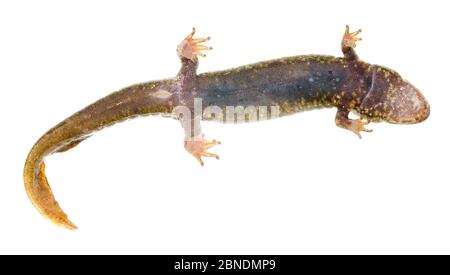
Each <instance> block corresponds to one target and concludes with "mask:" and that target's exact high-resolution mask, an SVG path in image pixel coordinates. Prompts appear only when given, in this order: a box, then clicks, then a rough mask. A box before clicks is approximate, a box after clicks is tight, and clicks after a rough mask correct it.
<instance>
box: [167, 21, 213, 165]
mask: <svg viewBox="0 0 450 275" xmlns="http://www.w3.org/2000/svg"><path fill="white" fill-rule="evenodd" d="M194 34H195V28H193V29H192V32H191V33H190V34H189V35H188V36H186V38H185V39H183V41H181V43H180V44H179V45H178V47H177V53H178V56H179V58H180V60H181V69H180V71H179V73H178V75H177V77H176V84H175V86H176V93H177V95H178V101H179V104H180V105H179V106H178V107H177V108H176V112H177V115H178V119H179V121H180V122H181V126H182V127H183V129H184V133H185V138H184V148H185V149H186V150H187V151H188V152H189V153H190V154H191V155H193V156H194V157H195V158H196V159H197V160H198V161H199V162H200V164H201V165H202V166H203V160H202V157H214V158H216V159H219V156H218V155H216V154H213V153H210V152H208V151H207V150H208V149H209V148H211V147H213V146H215V145H217V144H220V142H219V141H216V140H212V141H209V140H206V139H205V138H204V136H205V135H204V134H203V133H202V130H201V126H200V121H201V119H202V112H203V110H202V105H201V99H199V98H196V97H195V96H196V94H197V67H198V56H203V57H204V56H206V55H205V54H203V53H202V52H201V51H203V50H211V49H212V48H211V47H207V46H204V45H202V44H201V43H203V42H205V41H208V40H209V39H210V38H209V37H207V38H194Z"/></svg>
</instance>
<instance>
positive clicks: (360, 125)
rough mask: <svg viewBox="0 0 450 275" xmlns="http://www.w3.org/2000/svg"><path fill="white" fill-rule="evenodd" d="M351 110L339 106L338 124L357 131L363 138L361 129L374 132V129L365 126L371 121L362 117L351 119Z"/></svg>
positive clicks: (354, 131)
mask: <svg viewBox="0 0 450 275" xmlns="http://www.w3.org/2000/svg"><path fill="white" fill-rule="evenodd" d="M348 114H349V110H348V109H346V108H338V111H337V113H336V119H335V121H336V125H337V126H339V127H341V128H344V129H347V130H350V131H352V132H353V133H355V134H356V135H357V136H358V137H359V138H361V134H360V132H361V131H364V132H372V130H370V129H367V128H365V127H364V126H366V125H367V124H369V122H366V121H363V120H361V119H349V118H348Z"/></svg>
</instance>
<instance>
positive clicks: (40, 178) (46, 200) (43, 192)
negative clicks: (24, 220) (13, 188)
mask: <svg viewBox="0 0 450 275" xmlns="http://www.w3.org/2000/svg"><path fill="white" fill-rule="evenodd" d="M32 155H33V154H30V156H28V159H27V162H26V163H25V169H24V182H25V190H26V192H27V194H28V197H29V198H30V200H31V202H32V203H33V205H34V207H36V209H37V210H38V211H39V212H40V213H41V214H42V215H43V216H44V217H46V218H48V219H49V220H50V221H52V222H53V223H55V224H56V225H59V226H62V227H65V228H67V229H70V230H76V229H77V227H76V225H75V224H73V223H72V222H71V221H70V220H69V219H68V218H67V215H66V213H64V211H63V210H62V209H61V207H59V204H58V202H56V200H55V197H54V196H53V192H52V189H51V188H50V185H49V184H48V181H47V177H46V176H45V164H44V162H43V161H42V160H39V161H34V160H33V158H32Z"/></svg>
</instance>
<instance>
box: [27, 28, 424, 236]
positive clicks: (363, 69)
mask: <svg viewBox="0 0 450 275" xmlns="http://www.w3.org/2000/svg"><path fill="white" fill-rule="evenodd" d="M360 32H361V31H360V30H358V31H356V32H350V30H349V27H348V26H346V29H345V32H344V35H343V37H342V41H341V49H342V52H343V54H344V57H332V56H322V55H307V56H294V57H287V58H281V59H274V60H270V61H265V62H260V63H256V64H251V65H247V66H242V67H238V68H234V69H230V70H225V71H218V72H211V73H204V74H197V67H198V62H199V61H198V59H199V57H204V56H205V54H204V51H205V50H211V47H208V46H205V45H203V44H202V43H205V42H207V41H208V40H209V37H208V38H194V34H195V29H193V31H192V32H191V33H190V34H189V35H188V36H187V37H186V38H185V39H183V41H182V42H181V43H180V45H179V46H178V48H177V53H178V56H179V58H180V60H181V69H180V71H179V72H178V74H177V75H176V76H175V77H174V78H172V79H166V80H159V81H151V82H147V83H142V84H137V85H133V86H130V87H127V88H125V89H122V90H120V91H118V92H115V93H112V94H111V95H109V96H106V97H104V98H103V99H100V100H99V101H97V102H95V103H93V104H91V105H89V106H87V107H86V108H84V109H82V110H81V111H79V112H77V113H75V114H73V115H72V116H70V117H68V118H67V119H65V120H64V121H62V122H61V123H59V124H58V125H56V126H55V127H53V128H52V129H50V130H49V131H48V132H47V133H45V134H44V135H43V136H42V137H41V138H40V139H39V140H38V141H37V142H36V144H35V145H34V146H33V148H32V149H31V151H30V153H29V155H28V157H27V160H26V162H25V167H24V183H25V190H26V192H27V194H28V197H29V198H30V200H31V202H32V203H33V205H34V206H35V207H36V209H37V210H38V211H39V212H40V213H41V214H42V215H43V216H45V217H47V218H48V219H50V220H51V221H52V222H54V223H55V224H57V225H60V226H62V227H65V228H68V229H76V228H77V227H76V226H75V224H74V223H72V222H71V221H70V220H69V219H68V217H67V215H66V214H65V213H64V212H63V210H62V209H61V207H60V206H59V204H58V203H57V202H56V200H55V198H54V196H53V193H52V190H51V188H50V185H49V184H48V181H47V177H46V175H45V164H44V159H45V157H47V156H49V155H51V154H53V153H56V152H64V151H67V150H69V149H71V148H74V147H75V146H77V145H78V144H80V143H81V142H82V141H83V140H85V139H86V138H87V137H89V136H90V135H92V134H93V133H94V132H95V131H98V130H100V129H102V128H104V127H107V126H110V125H112V124H114V123H117V122H120V121H124V120H126V119H129V118H133V117H137V116H142V115H155V114H160V115H163V116H166V117H171V118H175V119H178V120H179V121H180V123H181V125H182V127H183V128H184V130H185V138H184V146H185V149H186V150H187V151H188V152H189V153H191V154H192V156H194V157H195V158H196V159H197V160H198V161H199V162H200V163H201V164H202V165H203V160H202V157H214V158H217V159H218V158H219V157H218V156H217V155H216V154H214V153H211V152H209V151H208V150H209V149H210V148H211V147H213V146H215V145H218V144H220V141H216V140H207V139H206V138H205V136H204V134H203V132H202V130H201V127H200V120H203V119H214V120H216V121H221V122H230V121H228V120H226V117H227V114H226V113H220V112H225V111H223V110H225V109H226V107H227V106H235V107H238V106H240V107H242V108H247V107H252V106H253V107H263V106H266V107H267V106H271V107H276V108H275V109H270V112H272V110H277V115H280V116H286V115H291V114H294V113H297V112H299V111H302V110H307V109H312V108H321V107H336V108H337V113H336V117H335V122H336V125H337V126H339V127H342V128H344V129H348V130H350V131H352V132H353V133H355V134H356V135H358V136H359V137H361V135H360V132H361V131H365V132H369V131H370V130H369V129H367V128H366V127H365V126H366V125H367V124H368V122H369V121H387V122H390V123H418V122H421V121H423V120H425V119H426V118H427V117H428V115H429V113H430V107H429V105H428V103H427V101H426V100H425V98H424V97H423V95H422V94H421V93H420V92H419V90H418V89H417V88H415V87H414V86H413V85H411V84H410V83H409V82H407V81H406V80H404V79H403V78H402V77H401V76H400V75H399V74H398V73H396V72H395V71H393V70H390V69H388V68H385V67H382V66H378V65H371V64H369V63H366V62H363V61H361V60H360V59H359V58H358V56H357V54H356V52H355V50H354V48H355V46H356V42H357V41H359V40H361V39H360V38H359V37H358V34H359V33H360ZM199 99H200V100H201V102H202V107H203V108H208V107H217V108H216V110H219V111H217V112H216V115H217V116H214V117H206V116H203V115H202V113H200V114H198V113H196V110H195V104H196V102H197V101H198V100H199ZM351 111H356V112H358V113H359V114H360V115H361V117H362V118H364V119H365V120H361V119H349V118H348V114H349V112H351ZM260 112H261V111H260V109H258V111H257V114H259V115H260V114H261V113H260ZM252 116H253V115H248V116H245V117H244V119H246V120H248V121H250V120H253V119H251V117H252ZM231 122H232V123H234V122H235V121H233V120H231Z"/></svg>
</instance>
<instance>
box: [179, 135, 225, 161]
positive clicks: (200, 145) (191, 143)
mask: <svg viewBox="0 0 450 275" xmlns="http://www.w3.org/2000/svg"><path fill="white" fill-rule="evenodd" d="M219 144H220V141H217V140H215V139H213V140H206V139H205V135H204V134H202V136H201V138H200V139H193V140H185V141H184V148H185V149H186V151H188V152H189V153H190V154H191V155H193V156H194V157H195V158H196V159H197V160H198V161H199V162H200V165H202V166H203V164H204V163H203V160H202V157H213V158H216V159H219V156H218V155H216V154H213V153H210V152H208V151H207V150H208V149H209V148H211V147H213V146H215V145H219Z"/></svg>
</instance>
